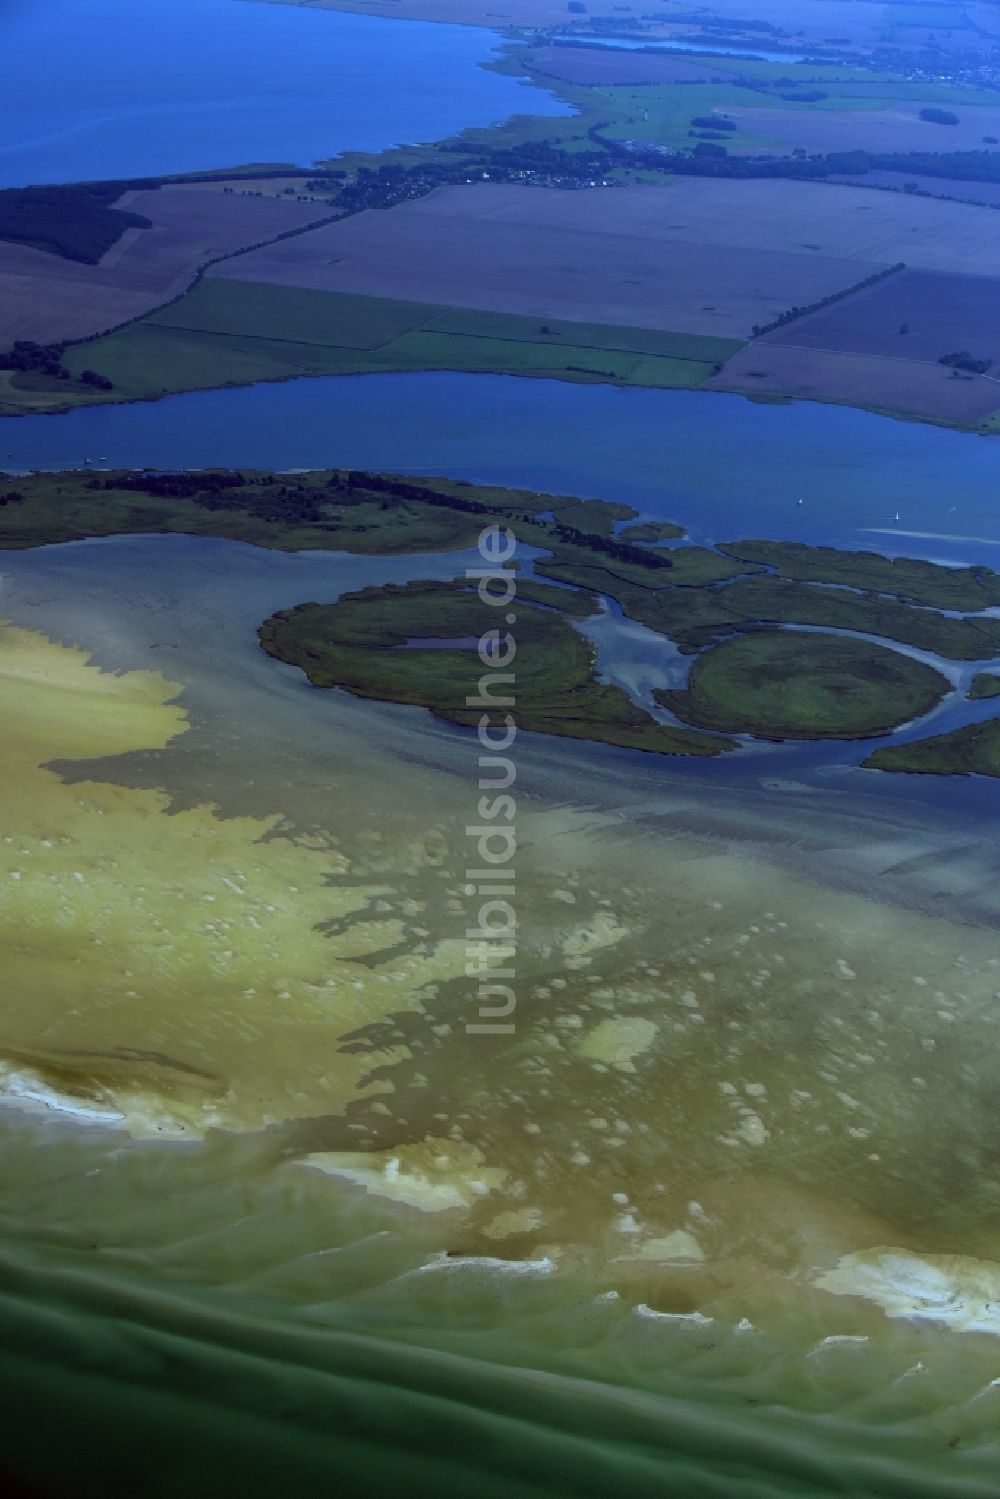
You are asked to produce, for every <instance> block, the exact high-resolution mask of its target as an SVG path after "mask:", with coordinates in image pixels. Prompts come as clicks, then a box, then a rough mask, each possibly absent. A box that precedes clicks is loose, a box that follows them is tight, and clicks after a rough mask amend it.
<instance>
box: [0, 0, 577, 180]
mask: <svg viewBox="0 0 1000 1499" xmlns="http://www.w3.org/2000/svg"><path fill="white" fill-rule="evenodd" d="M55 38H58V45H56V44H55V41H54V39H55ZM237 38H238V41H237ZM499 40H500V39H499V37H497V36H496V35H495V34H493V33H490V32H483V31H480V30H478V29H476V28H474V27H469V26H437V25H429V24H426V23H422V22H411V21H397V20H391V21H387V20H381V19H378V18H376V17H372V16H356V15H338V14H331V13H330V12H329V11H323V12H314V11H311V10H307V9H305V8H304V7H302V6H297V5H269V4H250V3H248V0H169V3H168V0H93V3H90V4H84V3H82V0H52V3H50V4H46V5H45V6H38V5H33V4H30V3H28V0H5V3H4V4H3V5H0V55H2V56H4V57H6V58H7V66H6V67H5V70H4V86H3V91H2V93H0V187H18V186H23V185H24V184H26V183H47V182H76V181H88V180H92V179H108V178H126V177H134V176H144V177H145V176H151V175H158V174H162V173H173V172H196V171H205V170H208V169H212V168H216V167H226V166H238V165H242V164H245V163H249V162H258V163H259V162H270V163H274V162H293V163H296V164H302V165H308V164H310V163H312V162H315V161H317V160H319V159H321V158H324V157H329V156H333V155H335V154H336V153H338V152H342V151H380V150H384V149H385V148H387V147H389V146H393V145H398V144H403V143H407V142H413V141H431V140H439V139H442V138H443V137H445V136H448V135H451V134H453V133H455V132H456V131H459V130H462V129H464V128H465V127H466V126H469V125H489V124H491V123H492V122H493V121H494V120H497V119H503V118H505V117H506V116H508V115H510V114H513V113H515V112H517V111H526V110H529V109H530V111H531V112H533V113H536V114H562V113H565V112H566V111H565V106H564V105H563V104H562V103H560V102H559V101H558V100H556V99H554V98H553V97H552V96H550V95H548V94H546V93H543V92H542V91H541V90H540V89H534V88H532V89H531V90H530V94H529V92H528V89H527V88H526V86H525V84H524V83H522V82H521V81H520V80H518V79H515V78H510V77H506V76H502V75H500V74H498V73H494V72H491V71H488V70H486V69H484V68H483V67H482V66H480V64H482V63H484V62H487V61H488V60H489V59H490V57H491V55H492V52H493V49H494V48H495V47H496V45H497V43H498V41H499ZM154 63H155V65H154ZM443 76H447V78H448V87H447V88H446V89H443V88H441V87H440V83H439V80H440V78H441V77H443ZM529 100H530V103H529Z"/></svg>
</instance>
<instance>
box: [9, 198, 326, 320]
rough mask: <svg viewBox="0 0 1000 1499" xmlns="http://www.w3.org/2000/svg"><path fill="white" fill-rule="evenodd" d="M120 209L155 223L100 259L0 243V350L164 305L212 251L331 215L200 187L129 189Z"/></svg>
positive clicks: (129, 233) (320, 207)
mask: <svg viewBox="0 0 1000 1499" xmlns="http://www.w3.org/2000/svg"><path fill="white" fill-rule="evenodd" d="M119 206H120V207H122V208H130V209H132V210H134V212H136V213H141V214H143V215H145V217H146V218H148V219H150V220H151V221H152V225H153V227H152V228H151V229H129V230H126V232H125V234H123V235H122V238H121V239H120V240H119V241H118V243H117V244H116V245H113V246H112V248H111V249H110V250H109V251H108V253H107V254H106V255H105V256H104V258H103V259H102V261H101V263H100V264H99V265H81V264H80V263H79V262H77V261H73V260H64V259H62V257H60V256H58V255H49V254H46V253H45V252H44V251H42V250H32V249H29V248H28V247H27V246H25V245H12V244H4V243H0V348H7V347H9V345H10V344H11V343H12V342H13V341H14V339H16V338H31V339H35V340H36V341H37V342H39V343H49V342H53V341H58V340H61V339H67V338H85V337H87V336H88V335H89V334H92V333H100V332H102V331H103V330H104V329H106V328H111V327H114V326H116V325H117V324H119V323H123V322H126V321H127V320H128V319H130V318H133V317H138V316H140V315H141V314H142V313H144V312H149V311H151V310H152V309H153V308H154V307H159V306H160V305H161V304H162V303H163V302H167V301H169V300H170V299H171V298H172V297H175V296H177V295H178V294H179V293H180V292H182V291H183V290H184V289H185V287H187V286H188V285H189V283H190V282H191V280H192V278H193V276H194V274H195V272H196V271H197V269H198V267H199V266H200V265H202V264H203V263H204V262H205V261H206V260H209V259H211V258H212V256H214V255H221V254H224V253H226V252H227V251H231V250H237V249H239V248H240V247H241V246H243V245H252V244H257V243H258V242H259V241H261V240H266V239H269V238H273V237H274V236H275V235H276V234H281V233H282V232H283V231H284V230H286V229H294V228H297V227H299V226H301V225H303V224H309V223H312V222H313V221H314V220H316V219H320V218H323V217H325V216H326V215H327V214H329V212H330V209H329V207H328V206H327V205H326V204H306V203H296V202H295V201H294V200H291V199H289V198H287V197H285V196H283V195H282V196H278V197H275V196H274V195H273V191H272V194H271V196H262V197H256V196H254V195H253V192H248V193H246V194H244V192H243V190H242V189H240V188H239V187H237V188H236V190H235V191H234V192H233V193H231V194H230V193H226V194H222V193H219V192H206V191H202V190H200V189H199V188H197V187H164V188H160V190H159V191H151V192H146V191H143V192H129V193H126V194H125V195H124V196H123V197H122V198H121V199H119Z"/></svg>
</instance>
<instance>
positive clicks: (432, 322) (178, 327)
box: [145, 292, 742, 364]
mask: <svg viewBox="0 0 1000 1499" xmlns="http://www.w3.org/2000/svg"><path fill="white" fill-rule="evenodd" d="M317 295H320V296H322V295H324V293H322V292H320V293H317ZM371 300H372V301H377V300H379V299H378V298H372V299H371ZM466 310H467V309H463V308H457V307H455V308H438V309H435V311H434V312H433V313H432V315H431V316H430V317H429V318H427V319H426V320H425V321H423V322H421V323H415V324H414V325H413V326H412V327H411V328H407V329H405V330H404V331H403V332H401V333H396V334H393V335H391V336H390V337H388V338H386V339H384V340H382V341H381V342H378V343H372V344H369V345H367V348H366V350H365V351H364V352H370V353H378V352H381V351H386V350H389V349H391V348H392V346H393V345H394V344H397V343H399V341H400V340H401V339H403V338H406V337H408V336H409V334H411V333H441V334H443V335H445V336H446V337H448V338H458V339H465V340H467V341H469V342H472V343H476V342H478V343H486V342H491V343H495V342H499V343H513V344H520V343H539V344H543V345H545V340H543V339H538V338H535V339H533V338H531V337H530V336H529V335H528V333H527V331H525V332H524V333H523V334H520V335H518V334H517V333H516V332H513V331H512V332H507V333H501V332H481V333H475V332H471V331H468V330H466V329H458V328H439V327H437V326H436V325H437V324H438V323H439V322H440V321H441V320H442V319H443V318H445V317H448V316H450V315H451V314H452V313H455V312H462V311H466ZM500 316H502V314H500ZM145 322H146V324H147V326H149V327H151V328H157V327H160V328H170V329H172V330H173V331H175V332H178V333H197V334H200V335H201V336H203V337H209V338H239V339H252V340H256V341H258V342H261V343H273V342H275V339H274V335H273V334H271V333H253V332H244V331H241V330H235V329H219V328H211V327H203V326H202V327H199V326H197V325H194V324H190V323H184V322H175V321H174V320H173V319H172V318H171V317H170V316H169V315H163V314H161V315H158V316H157V315H154V316H152V317H150V318H148V319H146V320H145ZM562 326H563V327H564V328H569V329H571V330H572V328H573V324H572V323H570V322H568V321H567V320H562ZM576 326H577V327H578V328H579V329H580V330H581V331H580V333H579V335H575V336H574V335H573V334H572V333H571V339H570V340H568V346H569V347H572V348H581V349H592V350H593V351H594V352H595V353H600V354H629V355H635V356H636V357H637V358H643V359H671V360H678V361H680V362H681V363H684V364H710V363H712V352H711V351H710V350H707V349H706V350H705V351H704V352H702V353H701V354H699V353H697V352H691V353H689V354H680V353H677V352H675V351H673V350H669V351H668V350H666V349H664V350H662V351H658V350H655V349H642V348H636V347H635V346H634V345H630V344H627V343H624V342H623V343H621V344H618V343H603V342H602V343H591V342H588V338H587V331H586V330H587V327H588V325H587V324H585V323H580V324H577V325H576ZM539 331H540V330H539ZM616 331H617V330H616ZM621 331H622V332H623V333H625V332H627V331H628V330H626V329H622V330H621ZM635 332H636V333H637V335H640V337H641V335H642V334H643V333H645V332H647V330H645V329H636V330H635ZM687 337H688V338H691V339H696V338H697V337H698V335H697V334H690V335H687ZM281 342H282V343H284V344H292V345H298V346H299V347H302V348H317V347H319V348H332V349H352V348H355V347H356V345H353V344H344V343H338V342H337V340H336V339H333V338H329V339H298V338H288V337H282V339H281ZM709 342H719V343H723V342H728V343H730V344H731V345H732V347H731V349H730V350H729V351H728V352H730V353H735V352H736V350H737V349H738V348H740V347H742V344H741V341H740V340H738V339H732V340H721V339H720V340H710V339H709V338H708V337H706V343H709ZM546 346H549V345H546ZM566 346H567V345H562V346H560V345H551V347H554V348H556V349H557V351H558V350H559V348H560V347H563V348H565V347H566Z"/></svg>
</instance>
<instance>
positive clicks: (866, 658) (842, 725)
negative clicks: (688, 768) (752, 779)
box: [655, 630, 949, 739]
mask: <svg viewBox="0 0 1000 1499" xmlns="http://www.w3.org/2000/svg"><path fill="white" fill-rule="evenodd" d="M948 687H949V683H948V679H947V677H944V676H942V675H941V673H940V672H938V671H935V670H934V669H933V668H932V667H930V666H924V665H923V664H922V663H921V662H919V661H914V660H913V659H912V658H911V657H909V656H904V655H901V654H900V653H899V652H898V651H890V650H887V649H886V647H885V646H880V645H872V644H871V643H870V642H868V641H862V640H848V639H845V638H844V637H842V636H840V635H818V634H817V635H813V634H807V635H803V634H800V633H798V632H794V631H784V630H761V631H758V632H755V633H754V634H752V635H745V636H740V637H737V638H735V639H733V640H725V641H723V643H722V644H721V645H717V646H713V647H712V649H711V650H708V651H705V653H704V654H703V655H701V656H699V657H698V659H697V661H696V662H695V663H694V665H693V667H692V668H691V677H690V681H689V684H688V687H687V689H686V690H685V691H680V692H678V691H671V692H667V691H663V690H662V689H661V690H659V691H657V692H656V693H655V696H656V698H657V699H658V701H660V702H661V703H662V704H663V705H664V707H667V708H669V709H670V710H671V711H672V712H673V713H676V715H677V717H678V718H682V719H684V721H685V722H687V723H693V724H697V725H698V726H699V727H701V728H706V729H716V730H721V731H722V732H724V733H745V734H752V735H753V736H754V737H755V738H757V739H861V738H865V737H867V736H868V735H870V734H882V733H886V732H887V731H888V730H890V729H893V728H895V727H896V726H897V725H899V724H901V723H906V722H907V721H908V720H909V719H911V718H918V717H919V716H920V715H921V714H924V713H927V712H929V711H930V709H931V708H933V707H934V706H935V704H936V703H938V702H940V700H941V698H942V697H943V696H944V694H945V693H946V692H947V691H948Z"/></svg>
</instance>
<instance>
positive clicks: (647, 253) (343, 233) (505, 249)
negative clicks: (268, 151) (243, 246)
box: [212, 180, 1000, 338]
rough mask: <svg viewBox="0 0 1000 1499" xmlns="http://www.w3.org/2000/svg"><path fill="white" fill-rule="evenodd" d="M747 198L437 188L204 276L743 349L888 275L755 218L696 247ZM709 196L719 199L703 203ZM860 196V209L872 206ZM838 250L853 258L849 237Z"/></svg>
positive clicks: (786, 207)
mask: <svg viewBox="0 0 1000 1499" xmlns="http://www.w3.org/2000/svg"><path fill="white" fill-rule="evenodd" d="M757 185H758V184H750V186H757ZM746 186H747V184H740V183H736V184H733V183H722V184H713V183H705V182H700V181H695V180H692V181H685V182H679V183H677V184H675V185H674V186H672V187H666V188H659V187H653V188H649V189H646V188H641V187H637V188H628V189H617V188H598V189H594V190H591V191H588V190H583V191H579V192H559V191H549V190H546V189H543V188H532V187H529V188H518V187H491V186H489V185H488V184H484V185H482V186H477V187H455V188H444V189H441V190H440V191H438V192H436V193H434V194H433V195H432V196H431V197H429V198H423V199H420V200H419V201H417V202H413V203H407V204H405V205H402V206H401V207H399V208H395V209H392V210H390V211H388V212H382V211H379V212H370V213H365V214H361V215H358V216H357V217H355V218H351V219H347V220H345V221H344V222H343V223H340V224H332V225H329V226H327V227H326V228H323V229H318V230H316V231H314V232H312V233H309V234H304V235H301V236H299V237H298V238H297V239H294V240H288V241H285V242H284V243H282V244H278V245H273V246H268V247H266V248H265V249H263V250H259V251H254V252H253V253H251V254H249V255H241V256H239V257H238V258H237V259H236V260H233V261H227V262H226V263H225V264H224V265H221V266H219V267H218V268H217V269H216V270H215V271H213V273H212V274H213V275H219V276H223V277H233V278H236V279H238V280H246V281H257V282H260V281H273V282H276V283H279V284H282V285H287V286H299V287H309V288H311V289H313V290H317V291H339V292H354V293H361V294H364V295H369V296H383V297H393V298H399V299H401V300H405V301H415V302H437V303H444V304H446V305H448V306H453V307H455V306H457V307H475V308H480V309H482V310H484V311H489V312H515V313H521V314H524V315H526V316H529V317H540V318H545V317H552V318H566V319H569V320H576V321H582V322H601V323H616V324H622V325H625V326H630V327H635V328H661V329H671V330H674V331H676V332H682V333H710V334H718V335H721V336H726V337H737V338H741V337H748V336H749V334H750V330H751V328H752V326H753V324H754V323H765V322H768V321H770V320H771V319H772V318H774V317H776V316H778V314H779V313H781V312H783V311H785V310H786V309H787V308H788V307H790V306H792V305H794V304H799V305H802V304H805V303H809V302H813V301H816V300H818V299H819V298H821V297H824V296H827V295H828V294H830V293H831V292H835V291H839V290H841V289H843V288H845V287H849V286H851V285H854V284H855V283H856V282H858V281H860V280H862V279H863V278H864V277H865V276H866V275H869V274H870V273H871V272H872V270H873V269H875V268H876V267H877V265H878V264H880V263H884V261H882V260H881V258H880V259H879V260H876V261H875V262H859V261H858V260H857V259H855V258H854V254H853V253H851V254H849V255H843V254H841V255H839V256H838V255H823V254H818V253H814V252H812V251H809V252H798V253H796V252H794V251H792V250H790V249H785V248H783V247H782V245H781V239H782V233H781V225H780V224H779V225H777V226H774V225H773V224H771V223H769V222H767V219H768V215H767V213H766V212H765V210H763V209H762V211H761V213H760V215H759V222H758V224H757V226H756V229H753V228H751V231H750V233H751V235H753V234H755V235H756V238H757V240H758V243H757V244H756V245H748V244H746V243H741V242H740V240H741V236H740V234H739V233H738V232H737V231H738V228H739V225H738V222H736V221H735V220H734V215H733V214H726V213H725V212H724V210H723V208H722V206H720V208H719V213H718V222H717V223H716V225H715V226H714V232H709V233H707V234H706V233H704V232H703V231H702V229H701V223H700V221H701V216H702V210H701V207H700V204H701V203H702V202H703V201H704V200H705V199H706V197H709V198H717V197H718V192H719V190H720V189H721V192H722V193H723V194H724V193H725V190H726V189H727V188H729V187H735V188H736V190H737V194H738V195H739V196H740V197H741V198H742V197H745V196H746V195H745V193H744V192H742V189H744V188H745V187H746ZM766 186H769V187H777V188H779V189H784V188H786V187H792V188H794V187H796V186H799V184H786V183H776V184H766ZM705 188H714V189H716V193H715V194H710V195H706V194H705V192H704V189H705ZM818 191H819V192H820V193H822V192H824V191H826V190H824V189H823V188H820V189H818ZM844 191H847V190H846V189H845V190H844ZM861 196H863V197H864V199H865V201H866V202H867V201H868V200H869V199H870V198H872V197H874V196H875V195H874V194H870V193H865V194H862V195H861ZM769 197H770V199H771V200H772V202H773V200H774V199H775V198H777V199H779V200H780V202H781V203H782V205H783V208H782V211H783V212H784V214H785V216H786V218H787V215H788V213H789V212H790V211H791V209H790V204H789V198H788V195H787V194H786V193H784V192H781V193H778V194H773V193H772V194H770V195H769ZM998 227H1000V226H998ZM745 237H746V236H744V238H745ZM727 238H728V240H729V243H726V239H727ZM840 242H841V244H842V245H845V246H846V247H847V248H848V249H849V250H850V251H853V250H854V249H855V246H854V245H853V243H852V242H850V241H848V240H846V239H845V237H844V236H840Z"/></svg>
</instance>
